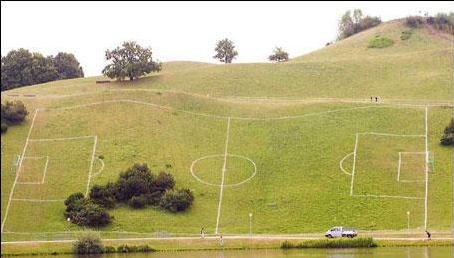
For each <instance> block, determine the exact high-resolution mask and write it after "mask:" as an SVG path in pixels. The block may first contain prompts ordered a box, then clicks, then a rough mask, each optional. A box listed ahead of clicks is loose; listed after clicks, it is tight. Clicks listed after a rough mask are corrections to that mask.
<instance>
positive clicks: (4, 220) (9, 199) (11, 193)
mask: <svg viewBox="0 0 454 258" xmlns="http://www.w3.org/2000/svg"><path fill="white" fill-rule="evenodd" d="M38 111H39V109H35V114H34V115H33V119H32V123H31V125H30V129H29V130H28V135H27V138H26V139H25V145H24V149H23V150H22V155H21V156H20V160H19V165H18V167H17V170H16V177H15V178H14V182H13V186H12V187H11V191H10V192H9V198H8V203H7V204H6V210H5V216H4V217H3V221H2V227H1V232H3V229H4V228H5V223H6V219H7V218H8V213H9V208H10V206H11V200H12V199H13V195H14V189H15V188H16V184H17V180H18V179H19V171H20V168H21V166H22V161H23V160H24V157H25V151H26V150H27V146H28V142H29V139H30V135H31V133H32V129H33V126H34V124H35V119H36V116H37V115H38Z"/></svg>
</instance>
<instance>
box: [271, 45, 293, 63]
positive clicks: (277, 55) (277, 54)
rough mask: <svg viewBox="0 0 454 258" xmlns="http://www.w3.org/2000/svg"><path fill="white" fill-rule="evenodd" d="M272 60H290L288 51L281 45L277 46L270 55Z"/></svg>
mask: <svg viewBox="0 0 454 258" xmlns="http://www.w3.org/2000/svg"><path fill="white" fill-rule="evenodd" d="M268 59H269V60H270V61H276V62H285V61H288V53H287V52H285V51H284V50H283V49H282V48H281V47H276V48H275V49H274V51H273V54H272V55H270V56H269V57H268Z"/></svg>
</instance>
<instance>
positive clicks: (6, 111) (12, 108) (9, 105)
mask: <svg viewBox="0 0 454 258" xmlns="http://www.w3.org/2000/svg"><path fill="white" fill-rule="evenodd" d="M27 115H28V111H27V108H25V105H24V103H23V102H22V101H14V102H12V101H6V103H5V104H1V121H2V122H3V123H6V124H9V125H17V124H20V123H22V122H23V121H24V120H25V117H26V116H27Z"/></svg>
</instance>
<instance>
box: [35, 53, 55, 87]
mask: <svg viewBox="0 0 454 258" xmlns="http://www.w3.org/2000/svg"><path fill="white" fill-rule="evenodd" d="M31 76H32V79H31V80H32V81H33V82H32V84H38V83H45V82H50V81H55V80H58V79H59V75H58V71H57V68H55V66H54V63H53V58H52V56H48V57H44V56H43V55H41V54H40V53H33V61H32V66H31Z"/></svg>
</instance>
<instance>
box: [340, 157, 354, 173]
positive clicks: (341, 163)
mask: <svg viewBox="0 0 454 258" xmlns="http://www.w3.org/2000/svg"><path fill="white" fill-rule="evenodd" d="M353 154H354V152H352V153H349V154H347V155H345V157H344V158H343V159H342V160H341V161H339V168H340V169H341V170H342V172H344V173H345V174H347V175H349V176H351V175H352V174H351V173H348V172H347V170H345V169H344V166H343V164H344V161H345V159H347V158H348V157H350V156H351V155H353Z"/></svg>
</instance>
